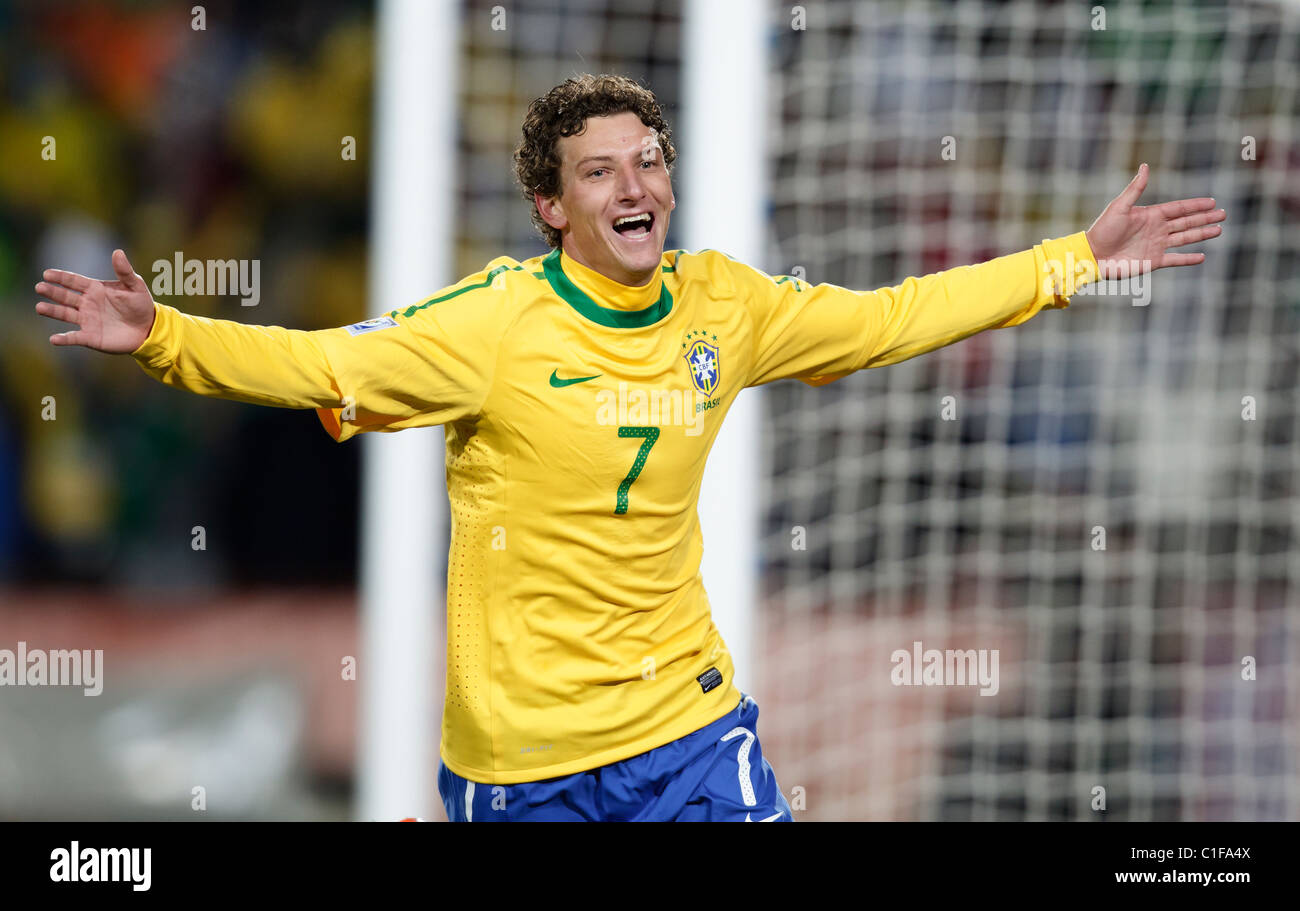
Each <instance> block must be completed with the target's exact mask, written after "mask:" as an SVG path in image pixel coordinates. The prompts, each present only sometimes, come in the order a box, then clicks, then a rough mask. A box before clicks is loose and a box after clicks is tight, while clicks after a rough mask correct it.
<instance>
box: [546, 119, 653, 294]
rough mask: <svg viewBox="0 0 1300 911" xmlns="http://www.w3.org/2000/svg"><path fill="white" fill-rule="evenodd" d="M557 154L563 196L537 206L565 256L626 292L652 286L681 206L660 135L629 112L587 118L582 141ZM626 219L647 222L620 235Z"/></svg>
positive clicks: (568, 139) (562, 146) (565, 141)
mask: <svg viewBox="0 0 1300 911" xmlns="http://www.w3.org/2000/svg"><path fill="white" fill-rule="evenodd" d="M559 151H560V195H559V196H557V197H552V198H550V199H547V198H546V197H543V196H541V195H540V194H537V195H535V199H536V200H537V209H538V211H539V212H541V214H542V218H543V219H545V221H546V223H547V224H548V225H550V226H551V227H553V228H556V229H558V230H559V231H560V232H561V235H562V239H561V246H562V247H563V249H564V253H565V255H566V256H571V257H573V258H574V259H576V260H577V261H578V262H580V263H582V264H583V265H584V266H586V267H587V268H589V269H592V270H593V271H596V272H599V273H600V274H601V275H604V276H605V277H606V278H611V279H613V280H614V281H616V282H619V283H620V284H623V285H629V286H632V287H640V286H641V285H645V284H648V283H649V282H650V281H651V279H653V278H654V276H655V272H656V270H658V268H659V262H660V259H661V258H662V257H663V252H664V238H666V237H667V236H668V218H669V214H670V213H671V212H672V210H673V207H674V206H675V205H676V204H677V203H676V202H675V201H674V200H673V188H672V183H671V181H670V180H669V177H668V169H667V168H666V167H664V161H663V155H662V153H661V152H660V149H659V142H658V138H657V137H656V136H655V134H654V132H653V131H651V129H650V128H649V127H647V126H646V125H645V124H643V123H642V122H641V118H639V117H637V115H636V114H633V113H632V112H630V111H626V112H624V113H622V114H612V115H610V116H608V117H589V118H587V123H586V126H585V128H584V129H583V131H582V132H581V133H579V134H577V135H576V136H564V137H561V139H560V141H559ZM646 215H648V216H649V219H648V223H647V219H646V218H645V217H644V216H646ZM628 216H641V217H639V218H637V219H636V220H634V221H632V222H630V223H626V224H624V225H623V227H622V230H619V229H618V228H616V227H615V225H617V224H619V223H620V222H621V220H623V219H626V218H627V217H628Z"/></svg>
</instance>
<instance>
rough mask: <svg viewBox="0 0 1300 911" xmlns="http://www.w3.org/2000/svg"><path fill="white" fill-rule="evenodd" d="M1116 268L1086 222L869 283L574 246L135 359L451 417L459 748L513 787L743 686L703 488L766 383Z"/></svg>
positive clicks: (160, 342)
mask: <svg viewBox="0 0 1300 911" xmlns="http://www.w3.org/2000/svg"><path fill="white" fill-rule="evenodd" d="M1095 275H1096V261H1095V259H1094V258H1093V255H1092V252H1091V250H1090V249H1089V247H1088V243H1087V240H1086V238H1085V236H1084V234H1083V233H1082V232H1080V233H1078V234H1074V235H1072V236H1070V237H1067V238H1064V239H1060V240H1045V241H1043V243H1041V244H1039V245H1037V246H1035V247H1034V248H1032V249H1031V250H1026V251H1024V252H1022V253H1016V254H1012V255H1009V256H1003V257H1000V258H998V259H994V260H991V261H989V262H986V263H982V264H979V265H974V266H963V267H960V268H956V269H951V270H947V271H944V272H939V273H936V274H933V275H929V276H926V277H924V278H909V279H907V280H905V281H904V282H903V283H902V284H900V285H897V286H895V287H891V288H882V289H879V290H876V291H865V292H860V291H852V290H848V289H845V288H840V287H837V286H835V285H830V284H819V285H811V284H809V283H807V282H805V281H803V280H801V279H799V278H793V277H790V276H771V275H768V274H765V273H763V272H761V271H759V270H757V269H754V268H752V267H750V266H747V265H745V264H743V263H740V262H737V261H735V260H732V259H730V258H729V257H727V256H726V255H724V254H722V253H719V252H715V251H709V250H705V251H701V252H698V253H692V252H687V251H684V250H672V251H667V252H665V253H664V255H663V258H662V260H661V266H660V269H659V271H658V273H657V274H656V275H655V276H654V278H653V279H652V280H651V281H650V282H649V283H648V284H647V285H645V286H643V287H638V288H633V287H627V286H624V285H621V284H618V283H616V282H614V281H612V280H610V279H609V278H606V277H605V276H603V275H601V274H599V273H597V272H594V271H593V270H591V269H588V268H586V267H584V266H582V265H581V264H579V263H578V262H576V261H575V260H573V259H572V258H571V257H568V256H566V255H564V254H563V253H561V252H560V251H558V250H555V251H552V252H550V253H549V254H547V255H545V256H538V257H534V258H532V259H528V260H525V261H524V262H516V261H515V260H513V259H509V258H505V257H502V258H499V259H495V260H493V261H492V262H491V263H489V264H488V265H487V266H486V267H485V268H484V269H483V270H482V271H480V272H477V273H475V274H473V275H470V276H468V277H466V278H464V279H463V280H461V281H460V282H457V283H456V284H454V285H452V286H450V287H448V288H446V289H443V290H441V291H440V292H438V293H437V294H434V295H432V296H431V297H430V298H429V299H427V300H423V301H421V302H419V303H415V304H413V305H411V306H409V307H405V308H403V309H399V310H393V311H391V312H390V313H389V314H388V315H386V316H382V317H377V318H375V319H370V320H366V321H364V322H362V323H357V324H355V325H353V326H347V327H340V328H336V329H326V330H320V331H313V332H308V331H301V330H292V329H283V328H280V327H275V326H248V325H243V324H240V323H235V322H229V321H224V320H213V319H206V318H202V317H195V316H188V315H185V314H182V313H180V312H179V311H177V310H175V309H174V308H172V307H168V306H165V305H161V304H157V305H155V306H156V317H155V321H154V326H153V329H152V331H151V332H150V334H149V337H148V339H147V340H146V341H145V342H144V343H143V344H142V345H141V346H140V348H139V349H138V350H136V351H135V352H134V353H133V357H134V358H135V359H136V360H137V361H138V362H139V363H140V365H141V366H142V367H143V369H144V370H145V371H146V372H147V373H149V374H150V375H151V376H153V377H155V378H157V379H158V380H160V381H162V382H164V383H167V384H169V385H172V386H177V387H180V388H183V389H187V390H190V391H192V392H197V393H201V394H204V395H213V396H219V397H222V398H229V399H235V400H238V401H244V402H253V403H257V404H263V405H277V406H281V407H288V408H314V409H316V410H317V413H318V415H319V417H320V420H321V422H322V423H323V425H324V427H325V429H326V430H327V431H328V432H329V434H330V435H331V436H332V437H334V439H336V440H346V439H348V438H349V437H352V436H353V435H355V434H357V433H361V432H363V431H375V430H380V431H393V430H400V429H403V428H407V427H421V426H428V425H435V424H444V425H445V427H446V477H447V492H448V496H449V499H450V502H451V547H450V555H449V561H448V572H447V696H446V704H445V706H444V713H443V727H442V757H443V760H444V761H445V762H446V764H447V766H448V767H449V768H450V769H451V770H452V771H453V772H455V773H456V774H458V775H460V776H461V777H463V778H466V779H469V780H471V781H476V782H480V783H485V784H514V783H519V782H526V781H536V780H540V779H545V778H553V777H557V776H562V775H569V774H573V773H576V772H581V771H585V770H587V769H593V768H597V767H599V766H603V765H607V764H609V763H613V762H617V761H620V760H623V759H627V758H629V757H631V756H635V755H637V754H640V753H644V752H646V751H648V750H651V749H653V748H655V747H658V746H662V745H664V744H666V743H669V742H671V741H673V740H676V739H678V738H680V737H683V736H685V735H686V734H689V733H691V732H692V731H695V730H698V729H699V728H701V727H704V726H705V725H707V724H709V723H711V722H713V721H716V720H717V719H718V718H720V717H722V716H723V715H725V714H726V713H727V712H729V711H731V710H732V709H733V708H735V706H736V704H737V703H738V702H739V700H740V693H739V691H738V690H737V689H736V687H735V685H734V684H733V683H732V677H733V673H732V672H733V668H732V663H731V658H730V656H729V655H728V653H727V649H726V646H725V644H724V642H723V639H722V637H721V636H720V635H719V633H718V630H717V628H716V627H715V626H714V624H713V620H712V617H711V614H710V610H709V602H708V598H707V596H706V594H705V590H704V584H703V581H702V579H701V575H700V559H701V554H702V550H703V546H704V542H703V541H702V539H701V534H700V523H699V518H698V515H697V512H696V505H697V501H698V497H699V492H700V483H701V480H702V478H703V475H704V464H705V459H706V458H707V457H708V454H709V449H710V447H711V446H712V444H713V440H714V438H715V436H716V434H717V432H718V428H719V427H720V426H721V424H722V420H723V418H724V417H725V416H726V414H727V410H728V408H729V407H730V405H731V403H732V402H733V401H734V399H735V397H736V395H737V394H738V393H739V392H740V390H741V389H744V388H745V387H747V386H757V385H760V384H762V383H768V382H772V381H773V380H779V379H783V378H797V379H801V380H804V381H805V382H808V383H811V384H814V385H819V384H822V383H826V382H830V381H832V380H834V379H836V378H837V377H839V376H843V375H844V374H847V373H850V372H852V371H854V370H859V369H862V368H866V367H878V366H884V365H886V364H894V363H897V362H899V361H902V360H905V359H907V358H910V357H913V356H915V355H918V354H922V353H924V352H926V351H931V350H933V349H935V348H939V347H941V346H943V345H947V344H950V343H952V342H955V341H957V340H959V339H962V338H965V337H967V336H969V335H972V334H974V333H976V332H979V331H981V330H984V329H996V328H1002V327H1008V326H1015V325H1018V324H1020V323H1023V322H1024V321H1025V320H1028V319H1029V318H1031V317H1032V316H1034V315H1035V314H1036V313H1038V312H1039V311H1040V310H1041V309H1043V308H1061V307H1065V306H1066V305H1067V304H1068V298H1069V296H1070V295H1071V294H1072V293H1073V291H1074V289H1075V288H1076V287H1077V286H1079V285H1081V284H1082V283H1083V282H1085V281H1089V280H1092V279H1093V278H1095ZM755 495H756V496H757V492H755Z"/></svg>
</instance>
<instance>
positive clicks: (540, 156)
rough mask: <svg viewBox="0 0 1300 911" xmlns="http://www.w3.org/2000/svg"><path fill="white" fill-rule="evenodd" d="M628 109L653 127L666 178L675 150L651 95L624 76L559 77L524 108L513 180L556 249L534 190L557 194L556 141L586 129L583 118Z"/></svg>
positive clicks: (557, 236) (556, 238)
mask: <svg viewBox="0 0 1300 911" xmlns="http://www.w3.org/2000/svg"><path fill="white" fill-rule="evenodd" d="M626 111H630V112H632V113H633V114H636V115H637V117H639V118H641V122H642V123H643V124H645V125H646V126H647V127H649V128H650V129H652V130H654V131H655V135H656V136H657V137H658V140H659V150H660V152H661V153H662V154H663V160H664V166H665V167H666V168H667V169H668V174H669V175H670V176H671V175H672V171H673V162H674V161H676V160H677V150H676V149H675V148H673V138H672V131H671V130H670V129H668V123H667V121H665V120H664V115H663V111H662V110H661V109H660V107H659V102H658V101H656V100H655V96H654V93H653V92H651V91H650V90H649V89H647V88H645V87H644V86H642V85H639V84H638V83H636V82H634V81H633V80H631V79H628V78H627V77H626V76H612V75H600V76H593V75H591V74H590V73H584V74H582V75H580V76H574V77H571V78H569V79H566V80H564V82H562V83H560V84H559V85H557V86H556V87H555V88H553V89H551V90H550V91H549V92H547V93H546V94H545V95H543V96H542V97H541V98H538V99H536V100H535V101H533V103H532V104H530V105H529V106H528V113H527V114H525V115H524V126H523V133H524V138H523V141H522V142H520V143H519V147H518V148H517V149H515V180H516V181H517V182H518V184H519V189H520V190H521V191H522V192H523V194H524V198H525V199H527V200H528V202H529V203H530V204H532V207H533V211H532V218H533V225H534V226H535V227H536V228H537V231H538V233H540V234H541V235H542V238H543V239H544V240H545V241H546V242H547V244H549V245H550V246H551V248H552V249H556V248H558V247H559V246H560V232H559V231H558V230H557V229H555V228H552V227H551V226H550V225H548V224H547V223H546V221H545V220H544V219H543V218H542V214H541V213H540V212H538V211H537V201H536V200H535V199H534V198H533V193H534V191H536V192H538V193H541V194H542V196H543V197H547V198H549V197H554V196H559V195H560V192H561V182H560V164H561V162H560V144H559V140H560V138H561V137H563V136H574V135H577V134H579V133H581V132H582V131H583V130H584V129H586V124H587V118H588V117H605V116H608V115H611V114H622V113H624V112H626Z"/></svg>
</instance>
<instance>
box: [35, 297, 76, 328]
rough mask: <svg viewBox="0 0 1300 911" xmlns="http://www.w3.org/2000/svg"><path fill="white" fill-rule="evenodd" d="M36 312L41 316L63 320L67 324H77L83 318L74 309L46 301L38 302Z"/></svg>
mask: <svg viewBox="0 0 1300 911" xmlns="http://www.w3.org/2000/svg"><path fill="white" fill-rule="evenodd" d="M36 312H37V313H39V314H40V315H41V316H48V317H50V319H57V320H63V322H65V323H77V322H79V321H80V318H81V314H80V313H78V312H77V311H76V310H75V309H74V308H72V307H64V306H62V305H61V304H50V303H47V302H45V301H37V302H36Z"/></svg>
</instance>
